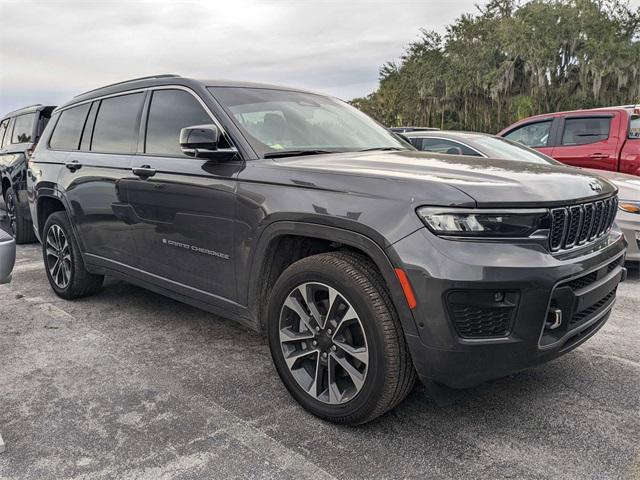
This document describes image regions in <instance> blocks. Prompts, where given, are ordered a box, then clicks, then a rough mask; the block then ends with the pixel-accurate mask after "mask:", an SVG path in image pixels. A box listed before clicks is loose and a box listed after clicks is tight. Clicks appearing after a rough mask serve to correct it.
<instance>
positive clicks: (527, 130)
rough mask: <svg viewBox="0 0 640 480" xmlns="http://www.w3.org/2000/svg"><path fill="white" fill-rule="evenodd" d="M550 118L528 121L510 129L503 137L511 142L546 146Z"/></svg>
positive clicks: (530, 145)
mask: <svg viewBox="0 0 640 480" xmlns="http://www.w3.org/2000/svg"><path fill="white" fill-rule="evenodd" d="M550 131H551V120H545V121H543V122H536V123H529V124H528V125H524V126H522V127H519V128H517V129H515V130H512V131H510V132H509V133H507V134H506V135H505V136H504V137H505V138H508V139H509V140H511V141H512V142H518V143H521V144H523V145H526V146H527V147H532V148H535V147H546V146H547V144H548V142H549V132H550Z"/></svg>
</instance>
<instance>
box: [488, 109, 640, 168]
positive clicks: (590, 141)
mask: <svg viewBox="0 0 640 480" xmlns="http://www.w3.org/2000/svg"><path fill="white" fill-rule="evenodd" d="M498 135H500V136H501V137H505V138H508V139H509V140H514V141H516V142H519V143H522V144H523V145H526V146H527V147H531V148H535V149H536V150H539V151H540V152H542V153H544V154H546V155H549V156H550V157H553V158H555V159H556V160H558V161H560V162H562V163H566V164H567V165H573V166H575V167H584V168H595V169H598V170H609V171H612V172H620V173H627V174H629V175H640V107H639V106H632V105H627V106H623V107H611V108H596V109H591V110H575V111H572V112H557V113H550V114H544V115H536V116H534V117H529V118H526V119H524V120H521V121H519V122H517V123H514V124H513V125H511V126H509V127H507V128H505V129H504V130H502V131H501V132H500V133H499V134H498Z"/></svg>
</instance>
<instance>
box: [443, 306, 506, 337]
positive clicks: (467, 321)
mask: <svg viewBox="0 0 640 480" xmlns="http://www.w3.org/2000/svg"><path fill="white" fill-rule="evenodd" d="M452 312H453V317H454V321H455V324H456V329H457V330H458V333H459V334H460V336H461V337H467V338H486V337H504V336H505V335H506V334H507V333H508V332H509V324H510V323H511V310H510V309H505V308H487V307H477V306H474V305H453V306H452Z"/></svg>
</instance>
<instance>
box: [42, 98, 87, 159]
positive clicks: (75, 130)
mask: <svg viewBox="0 0 640 480" xmlns="http://www.w3.org/2000/svg"><path fill="white" fill-rule="evenodd" d="M88 111H89V104H88V103H85V104H84V105H79V106H77V107H72V108H69V109H67V110H64V111H63V112H62V113H61V114H60V119H59V120H58V123H57V124H56V127H55V130H54V131H53V133H52V134H51V140H49V146H50V147H51V148H55V149H58V150H77V149H78V144H79V143H80V135H82V128H83V127H84V121H85V119H86V118H87V112H88Z"/></svg>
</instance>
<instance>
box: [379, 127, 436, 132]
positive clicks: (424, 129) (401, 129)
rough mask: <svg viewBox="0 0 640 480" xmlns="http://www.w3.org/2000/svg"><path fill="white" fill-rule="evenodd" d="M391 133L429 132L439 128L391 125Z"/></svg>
mask: <svg viewBox="0 0 640 480" xmlns="http://www.w3.org/2000/svg"><path fill="white" fill-rule="evenodd" d="M389 130H391V131H392V132H393V133H407V132H429V131H432V130H439V129H438V128H435V127H391V128H390V129H389Z"/></svg>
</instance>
